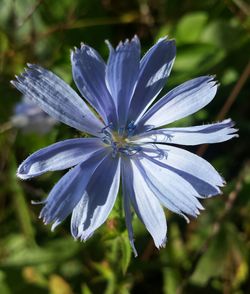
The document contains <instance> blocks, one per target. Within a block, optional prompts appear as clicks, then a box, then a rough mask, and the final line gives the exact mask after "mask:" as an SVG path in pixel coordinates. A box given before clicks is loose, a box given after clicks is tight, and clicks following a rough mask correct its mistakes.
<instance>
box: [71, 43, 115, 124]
mask: <svg viewBox="0 0 250 294" xmlns="http://www.w3.org/2000/svg"><path fill="white" fill-rule="evenodd" d="M71 63H72V71H73V78H74V81H75V83H76V85H77V87H78V89H79V91H80V92H81V94H82V95H83V97H85V98H86V99H87V100H88V102H89V103H90V104H91V105H92V106H93V107H94V108H95V109H96V111H97V112H98V113H99V114H100V115H101V117H102V118H103V120H104V122H105V124H106V125H107V124H108V123H110V122H116V121H117V118H116V109H115V105H114V101H113V99H112V97H111V95H110V93H109V91H108V89H107V87H106V82H105V73H106V64H105V63H104V61H103V59H102V58H101V56H100V55H99V54H98V53H97V51H95V50H94V49H93V48H91V47H89V46H86V45H84V44H82V45H81V48H80V49H76V50H75V52H73V51H72V53H71Z"/></svg>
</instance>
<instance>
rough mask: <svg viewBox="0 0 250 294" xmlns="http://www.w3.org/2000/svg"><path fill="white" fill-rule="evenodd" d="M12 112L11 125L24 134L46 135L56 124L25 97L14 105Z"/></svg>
mask: <svg viewBox="0 0 250 294" xmlns="http://www.w3.org/2000/svg"><path fill="white" fill-rule="evenodd" d="M14 112H15V114H14V115H13V116H12V117H11V123H12V125H13V126H14V127H16V128H18V129H21V130H22V131H23V132H24V133H32V132H36V133H38V134H46V133H48V132H49V131H50V130H51V129H52V127H53V126H54V125H55V124H56V123H57V121H56V120H55V119H54V118H52V117H51V116H49V115H47V113H45V112H44V111H43V110H42V109H41V108H40V107H38V106H37V104H36V103H34V102H32V101H30V100H29V99H28V98H27V97H25V96H24V97H22V101H21V102H19V103H17V104H16V105H15V109H14Z"/></svg>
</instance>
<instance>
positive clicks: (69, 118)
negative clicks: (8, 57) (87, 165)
mask: <svg viewBox="0 0 250 294" xmlns="http://www.w3.org/2000/svg"><path fill="white" fill-rule="evenodd" d="M28 66H29V67H30V69H28V70H26V72H25V73H23V74H22V75H20V76H19V77H17V81H12V84H13V85H14V86H15V87H16V88H17V89H18V90H19V91H20V92H22V93H23V94H24V95H25V96H27V97H28V98H29V99H31V100H33V101H34V102H36V103H37V104H38V106H39V107H41V108H42V110H44V111H45V112H47V113H48V114H49V115H51V116H52V117H53V118H55V119H57V120H59V121H61V122H63V123H65V124H67V125H69V126H71V127H73V128H76V129H78V130H80V131H83V132H88V133H90V134H92V135H97V136H99V135H100V131H101V129H102V128H103V127H104V125H103V124H102V123H101V121H100V120H99V119H97V118H96V117H95V115H94V114H93V112H92V111H91V110H90V109H89V108H88V106H87V105H86V104H85V103H84V101H83V100H82V99H81V98H80V97H79V96H78V95H77V93H76V92H75V91H74V90H73V89H72V88H71V87H70V86H69V85H67V84H66V83H65V82H64V81H63V80H62V79H60V78H59V77H57V76H56V75H54V74H53V73H52V72H50V71H48V70H45V69H43V68H42V67H40V66H37V65H31V64H29V65H28Z"/></svg>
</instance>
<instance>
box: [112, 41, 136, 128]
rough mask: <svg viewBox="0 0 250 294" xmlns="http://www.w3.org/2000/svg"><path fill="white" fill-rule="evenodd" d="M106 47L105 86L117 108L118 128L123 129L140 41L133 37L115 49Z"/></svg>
mask: <svg viewBox="0 0 250 294" xmlns="http://www.w3.org/2000/svg"><path fill="white" fill-rule="evenodd" d="M108 46H109V50H110V55H109V59H108V64H107V75H106V80H107V86H108V88H109V90H110V93H111V95H112V97H113V99H114V102H115V105H116V107H117V112H118V118H119V126H120V127H124V126H125V124H126V121H127V112H128V108H129V103H130V100H131V98H132V94H133V92H134V88H135V83H136V81H137V78H138V73H139V64H140V41H139V39H138V38H137V36H135V37H134V38H133V39H132V40H131V42H129V41H128V40H126V42H125V43H122V42H121V43H120V44H119V45H118V46H117V48H116V49H113V48H112V46H111V45H110V44H109V43H108Z"/></svg>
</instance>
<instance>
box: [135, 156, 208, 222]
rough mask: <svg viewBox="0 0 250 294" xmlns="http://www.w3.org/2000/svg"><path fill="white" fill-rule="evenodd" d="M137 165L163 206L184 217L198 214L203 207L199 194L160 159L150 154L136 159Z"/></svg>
mask: <svg viewBox="0 0 250 294" xmlns="http://www.w3.org/2000/svg"><path fill="white" fill-rule="evenodd" d="M138 167H139V168H140V171H141V173H142V174H143V175H144V178H145V181H146V182H147V183H148V185H149V187H150V188H151V189H152V191H154V194H155V195H156V197H157V198H158V199H159V201H160V202H161V203H162V204H163V205H164V206H165V207H167V208H168V209H170V210H172V211H173V212H176V213H178V214H181V215H183V216H184V217H185V214H188V215H191V216H194V217H196V216H197V215H199V209H203V207H202V205H201V204H200V202H199V201H198V199H197V198H196V197H199V194H198V193H197V191H196V190H195V189H194V188H193V186H192V185H191V184H190V183H189V182H187V181H186V180H185V179H183V178H182V177H181V176H179V175H178V174H177V173H175V172H174V171H172V170H170V169H168V166H167V165H164V164H162V162H161V161H160V160H156V159H154V158H152V157H150V156H148V157H145V158H142V159H141V160H140V161H138ZM185 218H186V217H185ZM186 219H187V218H186Z"/></svg>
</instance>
